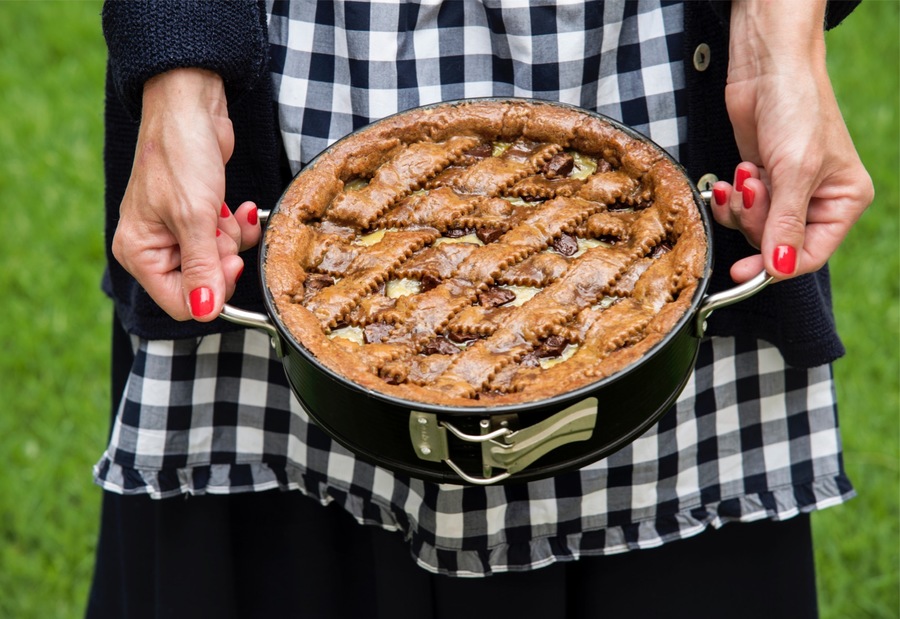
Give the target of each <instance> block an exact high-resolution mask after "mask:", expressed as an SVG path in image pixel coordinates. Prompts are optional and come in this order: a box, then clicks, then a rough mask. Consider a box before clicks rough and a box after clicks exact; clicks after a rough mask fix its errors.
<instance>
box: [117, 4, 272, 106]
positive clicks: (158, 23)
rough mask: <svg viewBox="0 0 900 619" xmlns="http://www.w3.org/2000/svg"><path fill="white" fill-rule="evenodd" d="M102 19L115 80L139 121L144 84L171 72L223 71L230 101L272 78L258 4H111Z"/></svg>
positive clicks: (261, 15)
mask: <svg viewBox="0 0 900 619" xmlns="http://www.w3.org/2000/svg"><path fill="white" fill-rule="evenodd" d="M102 20H103V34H104V37H105V38H106V45H107V48H108V52H109V66H110V70H111V77H112V80H113V83H114V85H115V88H116V92H117V93H118V95H119V97H120V98H121V99H122V101H123V103H124V104H125V107H126V109H127V110H128V112H129V114H131V115H132V116H133V117H134V118H139V117H140V112H141V97H142V93H143V87H144V83H145V82H146V81H147V80H148V79H150V78H151V77H153V76H154V75H157V74H160V73H164V72H165V71H169V70H171V69H176V68H182V67H197V68H202V69H208V70H210V71H214V72H216V73H218V74H219V75H220V76H221V77H222V80H223V82H224V84H225V94H226V96H227V97H228V100H229V101H232V100H234V99H236V98H239V97H240V96H241V95H243V94H245V93H246V92H247V91H249V90H250V89H252V88H253V86H254V84H255V83H256V82H257V80H259V79H260V77H262V76H263V75H266V76H267V75H268V67H267V58H268V55H267V46H268V40H267V39H268V37H267V30H266V23H265V20H266V16H265V11H264V10H263V9H262V7H260V6H259V4H258V3H257V2H255V1H252V0H236V1H231V2H208V1H205V0H150V1H146V2H144V1H142V2H133V1H130V0H129V1H126V0H118V1H114V0H110V1H108V2H106V3H105V4H104V6H103V13H102Z"/></svg>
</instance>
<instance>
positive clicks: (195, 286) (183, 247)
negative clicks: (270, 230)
mask: <svg viewBox="0 0 900 619" xmlns="http://www.w3.org/2000/svg"><path fill="white" fill-rule="evenodd" d="M203 211H204V212H209V213H210V214H211V216H210V217H200V218H198V219H197V220H194V221H190V222H188V223H186V224H185V225H184V226H180V227H179V228H177V229H175V230H174V234H175V236H176V238H177V239H178V244H179V248H180V251H181V277H182V289H183V292H184V298H185V303H186V304H187V307H188V308H189V309H190V312H191V317H192V318H194V319H195V320H198V321H200V322H209V321H211V320H214V319H215V318H216V317H217V316H218V315H219V312H221V311H222V305H223V303H224V299H225V277H224V275H223V273H222V261H221V258H220V257H219V251H218V247H217V245H216V214H215V211H213V210H212V209H203Z"/></svg>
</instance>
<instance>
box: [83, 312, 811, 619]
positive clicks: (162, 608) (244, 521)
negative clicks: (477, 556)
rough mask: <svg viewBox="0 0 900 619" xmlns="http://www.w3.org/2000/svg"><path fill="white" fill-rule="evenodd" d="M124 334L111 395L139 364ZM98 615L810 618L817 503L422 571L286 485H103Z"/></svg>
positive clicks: (371, 533) (394, 548) (400, 548)
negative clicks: (533, 559) (477, 568)
mask: <svg viewBox="0 0 900 619" xmlns="http://www.w3.org/2000/svg"><path fill="white" fill-rule="evenodd" d="M130 354H131V348H130V344H129V341H128V337H127V335H125V334H124V333H122V332H121V331H120V330H119V329H118V328H116V329H115V332H114V336H113V386H112V387H113V396H114V397H113V402H117V401H118V398H119V397H120V395H121V392H122V389H123V386H124V380H125V378H126V377H127V371H126V372H124V374H123V372H121V371H117V368H122V367H124V368H126V369H127V368H128V367H130V364H128V363H120V362H121V361H122V360H123V359H126V358H127V356H129V355H130ZM102 500H103V506H102V521H101V527H100V537H99V541H98V547H97V560H96V566H95V572H94V579H93V584H92V588H91V592H90V597H89V600H88V607H87V612H86V616H87V617H88V618H89V619H97V618H103V619H107V618H109V619H133V618H145V617H146V618H156V617H159V618H162V617H166V618H173V619H177V618H181V617H185V618H191V619H197V618H204V617H216V618H217V619H226V618H231V617H242V618H243V617H247V618H256V617H264V618H269V617H278V618H292V617H303V618H307V617H309V618H314V619H344V618H348V619H382V618H383V619H406V618H409V619H457V618H459V619H479V618H481V617H485V618H488V617H490V618H491V619H495V618H496V617H499V616H505V617H516V618H532V617H534V618H540V619H575V618H581V617H585V618H587V617H590V618H598V617H635V618H641V617H698V618H703V617H723V616H727V617H754V618H755V617H762V616H765V617H791V618H800V617H815V616H816V614H817V607H816V590H815V573H814V563H813V551H812V540H811V532H810V523H809V517H808V515H801V516H798V517H795V518H792V519H790V520H787V521H784V522H771V521H762V522H757V523H752V524H729V525H727V526H725V527H723V528H722V529H720V530H709V531H706V532H703V533H701V534H699V535H697V536H695V537H693V538H689V539H685V540H680V541H675V542H671V543H669V544H666V545H664V546H662V547H659V548H654V549H647V550H636V551H630V552H627V553H623V554H617V555H610V556H602V557H588V558H582V559H580V560H578V561H573V562H568V563H557V564H554V565H550V566H547V567H544V568H540V569H536V570H531V571H526V572H516V573H505V574H495V575H493V576H490V577H486V578H453V577H448V576H442V575H435V574H432V573H430V572H427V571H425V570H424V569H422V568H420V567H418V566H417V565H416V563H415V562H414V560H413V559H412V556H411V554H410V552H409V548H408V545H407V544H406V542H405V540H404V539H403V538H402V536H401V535H400V534H398V533H393V532H389V531H384V530H382V529H380V528H377V527H372V526H361V525H359V524H357V523H356V521H355V520H353V519H352V518H351V517H350V516H349V515H348V514H347V513H346V512H345V511H343V510H342V509H340V508H339V507H337V506H329V507H322V506H321V505H320V504H319V503H318V502H316V501H313V500H311V499H308V498H306V497H304V496H303V495H301V494H300V493H299V492H282V491H278V490H273V491H267V492H258V493H247V494H232V495H223V496H213V495H205V496H192V497H183V498H170V499H163V500H154V499H150V498H149V497H147V496H143V495H141V496H121V495H117V494H113V493H109V492H104V493H103V499H102Z"/></svg>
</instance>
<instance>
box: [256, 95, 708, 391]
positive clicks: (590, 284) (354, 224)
mask: <svg viewBox="0 0 900 619" xmlns="http://www.w3.org/2000/svg"><path fill="white" fill-rule="evenodd" d="M266 242H267V253H266V257H265V280H266V285H267V286H268V289H269V291H270V292H271V295H272V298H273V301H274V304H275V307H276V309H277V312H278V314H279V315H280V318H281V320H282V321H283V323H284V325H285V326H286V327H287V329H289V330H290V332H291V333H292V334H293V335H294V337H295V339H296V340H297V341H298V342H300V343H302V345H303V346H305V347H306V349H308V350H309V351H310V352H311V353H312V354H313V355H314V356H315V357H316V358H317V359H318V360H319V361H320V362H321V363H323V364H324V365H325V366H327V367H329V368H330V369H332V370H333V371H335V372H337V373H338V374H341V375H343V376H344V377H345V378H347V379H349V380H350V381H353V382H354V383H357V384H358V385H360V386H362V387H363V388H366V389H372V390H376V391H379V392H382V393H384V394H387V395H391V396H396V397H400V398H404V399H407V400H414V401H423V402H429V403H433V404H446V405H451V406H492V405H498V404H509V403H518V402H525V401H531V400H536V399H542V398H547V397H549V396H552V395H555V394H558V393H561V392H565V391H568V390H571V389H574V388H577V387H581V386H583V385H586V384H589V383H591V382H593V381H596V380H598V379H600V378H602V377H605V376H608V375H610V374H612V373H614V372H617V371H619V370H621V369H623V368H624V367H626V366H628V365H629V364H631V363H633V362H634V361H635V360H637V359H639V358H640V357H641V356H642V355H644V354H645V353H646V352H647V351H648V350H649V349H650V348H651V347H652V346H653V345H654V344H656V343H658V342H659V341H660V340H661V339H662V338H664V337H665V335H666V334H667V333H668V332H669V331H670V330H671V329H672V327H673V326H674V325H675V324H676V323H677V322H678V320H679V318H680V317H681V316H682V315H683V314H684V313H685V311H686V310H687V309H688V308H689V307H690V306H691V303H692V297H693V296H694V294H695V291H696V289H697V286H698V279H699V278H701V277H703V272H704V268H705V263H706V252H707V244H706V235H705V232H704V228H703V224H702V221H701V219H700V216H699V213H698V211H697V206H696V203H695V200H694V198H693V194H692V190H691V187H690V185H689V183H688V182H687V180H686V179H685V177H684V174H683V173H682V172H681V170H680V169H679V168H678V167H677V166H676V165H675V164H673V163H672V162H671V161H670V160H669V159H668V158H667V157H665V156H664V155H662V154H661V153H660V152H659V151H658V150H657V149H656V148H655V147H653V146H652V145H649V144H647V143H645V142H643V141H641V140H637V139H634V138H632V137H630V136H629V135H628V134H626V133H625V132H623V131H620V130H618V129H617V128H615V127H614V126H613V125H611V124H609V123H607V122H605V121H604V120H602V119H600V118H597V117H595V116H593V115H589V114H586V113H583V112H580V111H578V110H577V109H573V108H569V107H566V106H559V105H551V104H544V103H538V102H527V101H487V100H482V101H478V100H475V101H472V102H466V103H457V104H453V105H442V106H435V107H433V108H430V109H428V108H425V109H417V110H414V111H411V112H407V113H404V114H400V115H397V116H394V117H390V118H388V119H385V120H383V121H380V122H378V123H375V124H374V125H371V126H370V127H368V128H366V129H364V130H362V131H360V132H358V133H355V134H353V135H351V136H349V137H347V138H345V139H343V140H341V141H339V142H338V143H336V144H335V145H333V146H332V147H331V148H330V149H329V150H327V151H326V152H325V153H324V154H323V155H321V156H320V157H319V158H318V159H317V161H316V162H315V163H314V164H313V165H311V166H310V167H308V168H307V169H306V170H305V171H304V172H303V173H301V174H300V175H298V177H297V178H296V179H295V180H294V181H293V183H292V184H291V185H290V187H289V188H288V190H287V192H286V193H285V195H284V196H283V198H282V201H281V203H280V206H279V208H278V209H277V212H276V213H275V215H273V216H272V218H271V219H270V221H269V225H268V230H267V233H266Z"/></svg>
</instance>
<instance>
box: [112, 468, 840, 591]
mask: <svg viewBox="0 0 900 619" xmlns="http://www.w3.org/2000/svg"><path fill="white" fill-rule="evenodd" d="M94 481H95V483H97V485H99V486H101V487H102V488H103V489H104V490H107V491H110V492H115V493H118V494H123V495H134V494H147V495H150V496H151V497H152V498H155V499H163V498H168V497H173V496H179V495H202V494H235V493H239V492H259V491H264V490H274V489H280V490H298V491H300V492H302V493H303V494H305V495H306V496H309V497H311V498H313V499H315V500H318V501H319V502H320V503H321V504H323V505H327V504H329V503H331V502H336V503H338V504H339V505H341V506H342V507H343V508H344V509H345V510H346V511H347V512H349V513H350V514H351V515H352V516H353V517H354V518H355V519H356V520H357V521H358V522H360V523H361V524H367V525H373V526H379V527H382V528H383V529H386V530H389V531H398V532H400V533H401V534H402V535H403V536H404V538H405V539H407V540H408V541H409V543H410V548H411V551H412V554H413V556H414V557H415V559H416V561H417V563H418V564H419V565H420V566H421V567H422V568H424V569H426V570H428V571H430V572H434V573H440V574H447V575H451V576H462V577H466V576H468V577H480V576H487V575H489V574H493V573H501V572H514V571H524V570H529V569H535V568H539V567H543V566H546V565H550V564H553V563H556V562H558V561H573V560H576V559H578V558H579V557H582V556H597V555H608V554H616V553H621V552H627V551H629V550H636V549H640V548H654V547H657V546H661V545H662V544H665V543H667V542H670V541H674V540H678V539H684V538H688V537H691V536H693V535H696V534H698V533H701V532H702V531H704V530H706V529H707V528H709V527H712V528H716V529H718V528H720V527H722V526H724V525H725V524H727V523H729V522H753V521H756V520H763V519H771V520H786V519H788V518H792V517H793V516H796V515H797V514H799V513H804V512H812V511H815V510H819V509H824V508H826V507H831V506H834V505H839V504H841V503H844V502H845V501H847V500H849V499H851V498H853V497H854V496H855V495H856V492H855V491H854V490H853V487H852V485H851V484H850V481H849V480H848V478H847V477H846V476H845V475H843V474H837V475H834V476H831V477H824V478H820V479H816V480H814V481H812V482H809V483H805V484H801V485H798V486H787V487H782V488H777V489H774V490H770V491H766V492H760V493H755V494H747V495H743V496H739V497H732V498H727V499H723V500H720V501H715V502H709V503H706V504H703V505H698V506H696V507H692V508H690V507H688V508H684V509H682V510H681V511H678V512H675V513H671V514H661V515H657V516H656V517H655V518H653V519H650V520H643V521H638V522H633V523H630V524H625V525H621V526H602V525H601V526H598V527H597V528H589V529H587V530H583V531H581V532H579V533H573V534H569V535H565V536H554V535H543V536H536V537H533V538H531V539H530V540H528V541H525V542H521V543H502V544H495V545H492V546H489V547H485V548H482V549H478V550H462V549H459V548H457V547H450V546H443V545H440V544H437V543H435V542H434V534H433V533H430V532H427V531H423V530H421V529H420V527H419V526H418V523H417V522H416V521H415V520H414V519H413V518H414V516H412V515H410V514H407V513H406V512H403V511H401V510H399V509H398V508H392V507H391V505H389V504H384V505H382V504H380V503H381V502H382V501H380V500H379V499H378V497H373V496H372V495H371V494H370V493H368V492H363V493H360V494H354V492H353V489H352V488H347V489H339V488H336V487H333V486H329V485H327V484H326V483H324V480H323V479H322V478H321V477H320V476H317V475H311V474H309V473H305V472H303V471H301V470H299V469H288V470H281V469H275V468H272V467H270V466H269V465H267V464H264V463H250V464H213V465H207V466H198V467H192V468H185V469H175V470H164V471H156V470H153V471H151V470H137V469H131V468H127V467H123V466H121V465H119V464H115V463H114V462H112V461H111V460H110V459H109V458H107V457H104V458H103V459H102V460H101V461H100V462H99V463H98V464H97V465H96V466H95V467H94ZM461 543H462V542H461V541H460V544H461ZM466 545H469V544H468V543H467V544H466Z"/></svg>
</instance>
